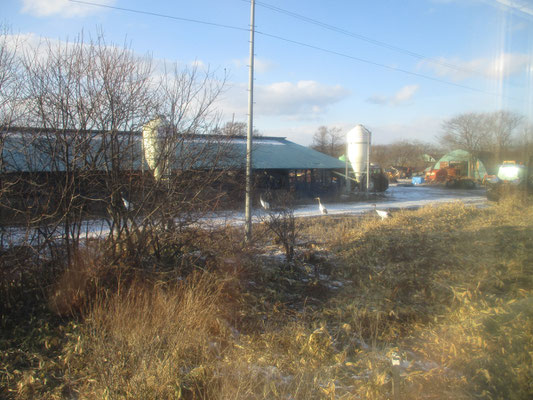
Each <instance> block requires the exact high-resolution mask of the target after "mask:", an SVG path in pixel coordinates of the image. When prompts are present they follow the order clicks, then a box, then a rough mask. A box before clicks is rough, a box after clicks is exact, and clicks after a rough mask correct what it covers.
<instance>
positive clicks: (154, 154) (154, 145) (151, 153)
mask: <svg viewBox="0 0 533 400" xmlns="http://www.w3.org/2000/svg"><path fill="white" fill-rule="evenodd" d="M163 122H164V120H163V118H161V117H158V118H156V119H153V120H152V121H150V122H148V123H147V124H145V125H144V126H143V138H142V140H143V153H144V159H145V160H146V164H148V168H150V170H151V171H152V172H153V174H154V178H155V179H158V180H159V179H160V178H161V176H162V175H163V174H164V169H165V166H164V160H163V157H162V150H163V149H162V148H161V147H162V145H163V143H162V140H161V137H160V134H159V127H160V126H161V124H162V123H163Z"/></svg>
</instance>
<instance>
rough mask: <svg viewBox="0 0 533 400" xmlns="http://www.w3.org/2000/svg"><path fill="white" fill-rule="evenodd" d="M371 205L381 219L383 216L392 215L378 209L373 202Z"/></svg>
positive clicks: (388, 216)
mask: <svg viewBox="0 0 533 400" xmlns="http://www.w3.org/2000/svg"><path fill="white" fill-rule="evenodd" d="M372 205H373V206H374V211H376V213H377V214H378V215H379V216H380V217H381V219H382V220H384V219H385V218H390V217H392V214H391V213H390V212H388V211H384V210H378V209H377V208H376V205H375V204H372Z"/></svg>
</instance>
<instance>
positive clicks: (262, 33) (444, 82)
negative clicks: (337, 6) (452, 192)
mask: <svg viewBox="0 0 533 400" xmlns="http://www.w3.org/2000/svg"><path fill="white" fill-rule="evenodd" d="M69 1H70V2H72V3H79V4H85V5H89V6H95V7H102V8H108V9H113V10H118V11H126V12H131V13H136V14H143V15H151V16H154V17H160V18H167V19H172V20H178V21H185V22H191V23H196V24H202V25H210V26H215V27H218V28H225V29H232V30H239V31H246V32H248V31H249V28H241V27H237V26H232V25H226V24H219V23H215V22H208V21H202V20H198V19H191V18H183V17H176V16H173V15H168V14H162V13H155V12H150V11H143V10H135V9H132V8H125V7H116V6H110V5H106V4H100V3H93V2H90V1H82V0H69ZM243 1H247V0H243ZM247 2H248V3H249V1H247ZM258 4H259V3H258ZM255 33H257V34H260V35H263V36H266V37H270V38H272V39H276V40H280V41H284V42H287V43H292V44H295V45H298V46H302V47H306V48H310V49H314V50H318V51H321V52H324V53H329V54H333V55H336V56H340V57H344V58H347V59H351V60H354V61H358V62H362V63H366V64H370V65H374V66H376V67H381V68H384V69H388V70H392V71H397V72H402V73H404V74H408V75H412V76H416V77H419V78H423V79H427V80H431V81H434V82H439V83H442V84H446V85H450V86H455V87H459V88H462V89H467V90H470V91H474V92H479V93H485V94H489V95H492V96H497V97H505V98H508V99H513V100H517V99H514V98H511V97H508V96H504V95H502V94H500V93H494V92H488V91H486V90H483V89H477V88H474V87H471V86H466V85H461V84H459V83H454V82H450V81H446V80H444V79H439V78H434V77H431V76H428V75H424V74H420V73H417V72H412V71H408V70H405V69H402V68H397V67H392V66H389V65H385V64H381V63H378V62H375V61H371V60H367V59H364V58H360V57H355V56H352V55H349V54H345V53H341V52H338V51H335V50H330V49H326V48H324V47H319V46H315V45H311V44H308V43H304V42H299V41H296V40H292V39H288V38H284V37H282V36H278V35H274V34H270V33H266V32H261V31H257V30H256V31H255Z"/></svg>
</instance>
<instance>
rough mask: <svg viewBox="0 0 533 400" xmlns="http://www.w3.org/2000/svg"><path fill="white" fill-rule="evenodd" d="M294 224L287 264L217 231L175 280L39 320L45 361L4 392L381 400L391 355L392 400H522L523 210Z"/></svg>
mask: <svg viewBox="0 0 533 400" xmlns="http://www.w3.org/2000/svg"><path fill="white" fill-rule="evenodd" d="M298 229H299V232H300V239H301V241H303V242H305V243H306V248H303V249H302V248H300V249H298V248H297V249H296V252H295V261H294V263H293V264H292V266H291V269H290V270H288V269H287V268H286V265H285V264H284V260H283V259H279V258H272V257H271V258H269V257H266V256H260V255H257V254H254V253H257V248H256V250H254V253H247V252H243V251H242V249H241V248H240V247H239V246H238V245H237V237H238V236H236V232H235V231H230V232H226V234H224V233H222V232H218V233H216V235H214V236H213V239H211V240H212V241H211V243H212V245H210V244H209V243H210V242H209V239H208V238H207V237H206V240H205V243H204V246H203V247H201V252H202V254H207V253H208V254H207V256H205V257H203V256H202V257H199V258H198V259H202V260H204V261H203V262H202V269H198V268H196V270H195V271H196V272H192V273H190V274H189V275H188V277H186V278H179V277H178V275H176V274H174V275H172V274H168V273H167V274H166V275H164V276H165V277H164V278H163V275H161V274H155V273H154V274H145V275H142V278H141V277H140V276H141V275H138V276H136V277H135V279H130V280H129V281H128V282H124V283H123V284H116V285H115V288H116V289H117V290H109V286H107V289H106V290H104V291H100V292H98V291H97V295H95V296H94V298H93V300H91V301H90V302H89V305H90V307H87V308H84V309H83V310H82V314H83V315H82V316H83V318H82V319H79V320H78V322H76V321H71V322H69V323H60V324H59V327H58V328H57V329H48V330H46V329H44V327H43V326H41V328H40V329H41V330H40V331H39V332H41V333H40V335H41V337H46V338H47V339H45V342H43V343H48V346H49V348H50V352H49V353H44V352H38V351H36V350H35V353H34V355H35V357H36V359H38V358H39V357H40V360H41V361H39V362H36V361H34V362H32V363H29V364H26V365H21V364H19V367H17V369H16V371H15V365H16V363H15V362H14V361H13V360H14V358H13V357H14V356H13V355H11V356H10V358H9V360H10V361H9V362H7V363H3V364H2V366H1V368H3V370H4V371H7V372H8V373H9V374H10V375H9V376H10V378H9V379H7V380H6V379H4V380H2V382H4V383H6V384H7V386H8V387H9V388H10V391H9V392H4V393H5V394H6V396H8V397H12V398H53V399H59V398H72V397H73V396H74V397H76V396H77V398H87V399H91V398H95V399H97V398H98V399H99V398H108V399H138V398H146V399H148V398H150V399H151V398H154V399H155V398H158V399H178V398H184V399H228V398H231V399H236V400H239V399H362V398H364V399H387V398H391V396H392V394H391V393H392V375H391V357H392V355H393V354H399V355H400V357H401V360H402V361H401V365H400V367H399V368H400V382H399V384H400V393H401V398H403V399H415V398H420V399H469V398H482V399H527V398H531V396H532V395H533V386H532V384H531V382H533V367H532V365H533V362H532V352H533V333H532V332H533V324H532V320H533V311H532V310H533V300H532V289H533V283H532V280H533V270H532V268H533V267H532V266H533V209H532V208H531V207H529V208H525V207H522V206H518V205H517V203H516V202H511V201H508V202H502V203H500V204H499V205H497V206H494V207H491V208H488V209H474V208H470V207H465V206H463V205H461V204H451V205H445V206H440V207H427V208H423V209H420V210H417V211H404V212H397V213H396V214H395V217H394V218H392V219H390V220H386V221H381V220H379V219H377V218H374V217H373V216H370V215H367V216H363V217H360V218H355V217H346V218H337V217H335V218H318V219H314V220H305V221H299V227H298ZM217 235H218V236H217ZM224 235H225V236H224ZM224 237H225V238H226V239H225V240H226V241H227V243H226V244H224V239H223V238H224ZM270 246H272V244H270ZM195 251H197V249H195ZM192 270H194V268H193V269H192ZM63 279H66V278H63ZM67 280H68V279H67ZM334 283H336V284H334ZM64 286H65V287H67V288H68V287H70V286H69V285H64ZM46 340H47V342H46ZM29 342H31V340H30V339H28V343H29ZM32 343H33V342H32ZM4 347H5V345H4ZM3 351H4V354H7V350H5V349H4V350H3ZM9 351H13V350H12V349H11V350H9ZM9 354H12V353H9ZM13 354H14V353H13ZM32 354H33V353H32Z"/></svg>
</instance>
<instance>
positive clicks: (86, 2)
mask: <svg viewBox="0 0 533 400" xmlns="http://www.w3.org/2000/svg"><path fill="white" fill-rule="evenodd" d="M69 1H70V2H71V3H78V4H84V5H86V6H95V7H102V8H110V9H112V10H118V11H127V12H131V13H135V14H144V15H151V16H153V17H161V18H167V19H173V20H177V21H185V22H192V23H195V24H202V25H211V26H216V27H219V28H226V29H234V30H237V31H245V32H248V28H241V27H238V26H232V25H226V24H219V23H216V22H208V21H201V20H199V19H191V18H183V17H176V16H173V15H168V14H161V13H155V12H151V11H142V10H135V9H133V8H126V7H116V6H110V5H107V4H100V3H93V2H90V1H82V0H69Z"/></svg>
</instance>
